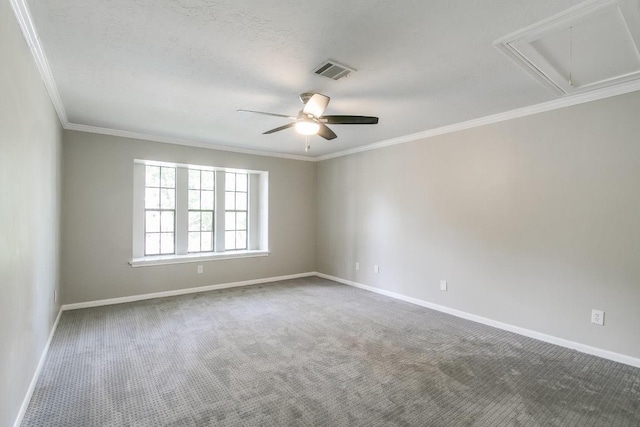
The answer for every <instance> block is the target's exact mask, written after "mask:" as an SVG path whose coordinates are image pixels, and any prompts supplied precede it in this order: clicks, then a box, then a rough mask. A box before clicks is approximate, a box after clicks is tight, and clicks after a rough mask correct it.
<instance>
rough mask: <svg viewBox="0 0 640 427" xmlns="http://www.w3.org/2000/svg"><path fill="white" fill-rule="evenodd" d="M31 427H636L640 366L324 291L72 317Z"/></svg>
mask: <svg viewBox="0 0 640 427" xmlns="http://www.w3.org/2000/svg"><path fill="white" fill-rule="evenodd" d="M22 425H23V426H83V427H85V426H86V427H89V426H210V425H221V426H289V425H305V426H347V425H354V426H355V425H358V426H377V425H389V426H392V425H393V426H395V425H397V426H581V427H582V426H640V369H637V368H632V367H629V366H626V365H622V364H618V363H615V362H611V361H607V360H603V359H599V358H596V357H593V356H588V355H585V354H581V353H578V352H575V351H571V350H567V349H564V348H561V347H556V346H553V345H550V344H546V343H543V342H539V341H535V340H533V339H529V338H525V337H522V336H519V335H515V334H512V333H509V332H504V331H501V330H498V329H493V328H490V327H487V326H484V325H480V324H476V323H473V322H470V321H466V320H462V319H459V318H456V317H453V316H449V315H446V314H442V313H439V312H436V311H431V310H428V309H425V308H422V307H419V306H415V305H412V304H408V303H403V302H400V301H397V300H394V299H390V298H387V297H384V296H381V295H377V294H373V293H370V292H366V291H362V290H359V289H355V288H352V287H348V286H344V285H339V284H336V283H334V282H331V281H327V280H323V279H319V278H315V277H314V278H306V279H299V280H292V281H286V282H280V283H276V284H269V285H262V286H253V287H246V288H236V289H228V290H221V291H213V292H207V293H201V294H191V295H184V296H178V297H171V298H163V299H155V300H147V301H141V302H135V303H129V304H121V305H112V306H106V307H98V308H90V309H84V310H75V311H68V312H64V313H63V315H62V318H61V319H60V324H59V325H58V330H57V332H56V334H55V336H54V339H53V342H52V344H51V348H50V350H49V354H48V357H47V360H46V364H45V367H44V369H43V371H42V374H41V376H40V379H39V380H38V384H37V387H36V390H35V393H34V395H33V398H32V400H31V404H30V405H29V408H28V410H27V413H26V416H25V419H24V422H23V424H22Z"/></svg>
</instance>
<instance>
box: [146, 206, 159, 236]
mask: <svg viewBox="0 0 640 427" xmlns="http://www.w3.org/2000/svg"><path fill="white" fill-rule="evenodd" d="M144 231H146V232H147V233H157V232H159V231H160V212H158V211H147V213H146V215H145V221H144Z"/></svg>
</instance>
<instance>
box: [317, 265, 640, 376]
mask: <svg viewBox="0 0 640 427" xmlns="http://www.w3.org/2000/svg"><path fill="white" fill-rule="evenodd" d="M316 276H318V277H322V278H323V279H328V280H333V281H335V282H339V283H343V284H345V285H349V286H353V287H356V288H360V289H364V290H366V291H370V292H375V293H377V294H381V295H385V296H388V297H391V298H395V299H398V300H401V301H405V302H409V303H411V304H416V305H419V306H422V307H426V308H430V309H432V310H437V311H441V312H443V313H447V314H451V315H453V316H456V317H461V318H463V319H467V320H471V321H473V322H477V323H482V324H484V325H488V326H493V327H494V328H498V329H503V330H505V331H509V332H514V333H516V334H519V335H524V336H525V337H529V338H534V339H537V340H540V341H544V342H548V343H550V344H555V345H558V346H561V347H566V348H570V349H572V350H577V351H579V352H581V353H586V354H590V355H593V356H598V357H602V358H603V359H608V360H613V361H614V362H620V363H624V364H625V365H630V366H634V367H636V368H640V359H638V358H635V357H631V356H627V355H624V354H620V353H616V352H613V351H609V350H603V349H601V348H597V347H592V346H590V345H586V344H582V343H579V342H575V341H569V340H566V339H564V338H558V337H554V336H553V335H547V334H543V333H541V332H536V331H532V330H530V329H525V328H521V327H520V326H514V325H510V324H508V323H503V322H499V321H497V320H493V319H489V318H486V317H482V316H477V315H475V314H471V313H467V312H465V311H461V310H456V309H454V308H450V307H446V306H444V305H439V304H434V303H431V302H428V301H424V300H421V299H418V298H413V297H409V296H406V295H402V294H398V293H396V292H391V291H387V290H384V289H379V288H374V287H373V286H368V285H363V284H362V283H357V282H353V281H351V280H346V279H342V278H340V277H335V276H330V275H328V274H324V273H316Z"/></svg>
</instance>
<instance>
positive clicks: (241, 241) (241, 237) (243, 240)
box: [236, 231, 247, 249]
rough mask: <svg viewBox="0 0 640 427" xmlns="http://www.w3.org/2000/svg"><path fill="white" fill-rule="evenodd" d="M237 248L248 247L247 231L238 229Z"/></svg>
mask: <svg viewBox="0 0 640 427" xmlns="http://www.w3.org/2000/svg"><path fill="white" fill-rule="evenodd" d="M236 249H247V232H246V231H236Z"/></svg>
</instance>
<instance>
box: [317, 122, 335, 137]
mask: <svg viewBox="0 0 640 427" xmlns="http://www.w3.org/2000/svg"><path fill="white" fill-rule="evenodd" d="M318 124H319V125H320V129H318V135H320V136H321V137H323V138H324V139H327V140H329V139H334V138H337V137H338V135H336V134H335V133H334V132H333V131H332V130H331V129H329V128H328V127H327V126H326V125H325V124H324V123H318Z"/></svg>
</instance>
